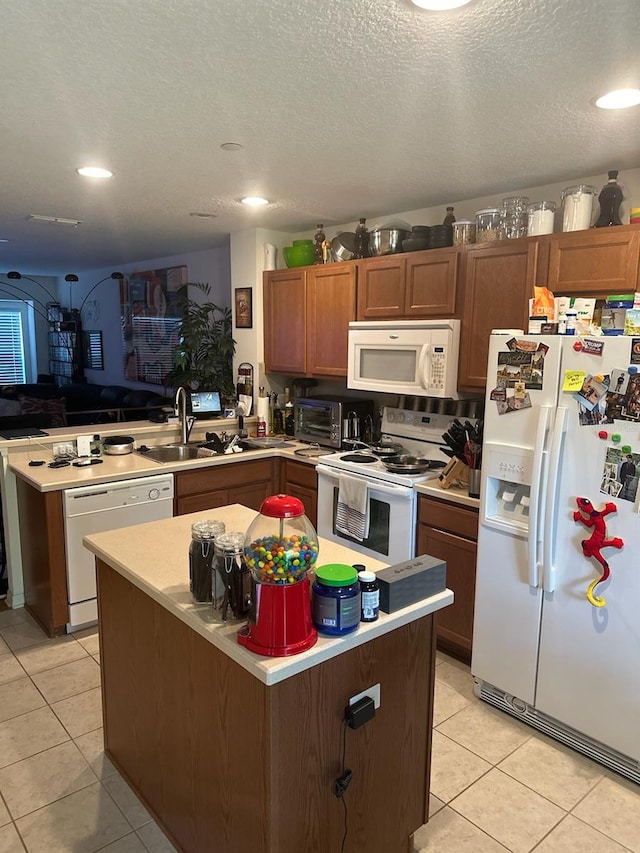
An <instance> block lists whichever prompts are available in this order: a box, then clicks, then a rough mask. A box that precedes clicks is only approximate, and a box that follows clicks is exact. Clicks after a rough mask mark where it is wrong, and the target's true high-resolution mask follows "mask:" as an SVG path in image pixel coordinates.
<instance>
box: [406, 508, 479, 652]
mask: <svg viewBox="0 0 640 853" xmlns="http://www.w3.org/2000/svg"><path fill="white" fill-rule="evenodd" d="M417 548H418V553H419V554H429V555H431V556H432V557H437V558H438V559H440V560H445V561H446V563H447V586H448V587H449V589H452V590H453V592H454V595H455V600H454V602H453V604H452V605H451V606H450V607H445V608H444V609H443V610H440V611H438V613H437V618H436V637H437V639H438V646H439V647H441V648H443V649H444V650H446V651H449V652H451V653H453V654H454V655H455V656H456V657H459V658H461V659H462V660H464V661H466V662H467V663H469V662H470V661H471V643H472V639H473V605H474V599H475V594H476V543H475V542H472V541H470V540H469V539H463V538H462V537H460V536H454V535H453V534H452V533H446V532H445V531H443V530H437V529H436V528H435V527H428V526H427V525H425V524H420V525H418V541H417Z"/></svg>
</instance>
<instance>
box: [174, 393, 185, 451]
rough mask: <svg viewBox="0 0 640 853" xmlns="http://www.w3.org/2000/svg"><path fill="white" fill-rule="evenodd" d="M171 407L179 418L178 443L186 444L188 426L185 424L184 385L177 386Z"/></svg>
mask: <svg viewBox="0 0 640 853" xmlns="http://www.w3.org/2000/svg"><path fill="white" fill-rule="evenodd" d="M173 406H174V408H175V409H176V411H177V413H178V417H179V418H180V443H181V444H186V443H187V441H188V439H189V426H188V423H187V389H186V388H185V387H184V385H180V386H178V389H177V391H176V396H175V400H174V402H173Z"/></svg>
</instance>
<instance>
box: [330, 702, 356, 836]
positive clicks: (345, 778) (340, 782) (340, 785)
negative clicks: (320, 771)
mask: <svg viewBox="0 0 640 853" xmlns="http://www.w3.org/2000/svg"><path fill="white" fill-rule="evenodd" d="M347 724H348V720H347V717H346V716H345V718H344V723H343V725H342V758H341V759H340V764H341V766H342V773H341V774H340V776H338V778H337V779H336V781H335V782H334V783H333V793H334V794H335V796H336V797H338V799H340V800H342V806H343V808H344V835H343V836H342V844H341V845H340V853H344V845H345V844H346V843H347V835H348V833H349V824H348V814H347V801H346V800H345V798H344V794H345V792H346V790H347V788H348V787H349V785H350V784H351V780H352V779H353V773H352V772H351V770H349V769H348V768H347V767H345V759H346V749H347Z"/></svg>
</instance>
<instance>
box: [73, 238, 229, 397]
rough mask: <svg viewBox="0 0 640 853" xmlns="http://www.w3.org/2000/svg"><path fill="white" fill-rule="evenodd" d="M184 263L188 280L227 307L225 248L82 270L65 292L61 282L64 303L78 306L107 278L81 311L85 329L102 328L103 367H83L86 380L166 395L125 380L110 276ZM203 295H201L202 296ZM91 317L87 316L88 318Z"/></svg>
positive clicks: (159, 388) (115, 291) (114, 288)
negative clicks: (201, 284)
mask: <svg viewBox="0 0 640 853" xmlns="http://www.w3.org/2000/svg"><path fill="white" fill-rule="evenodd" d="M182 265H186V267H187V276H188V280H189V281H193V282H196V281H200V282H205V283H207V284H209V285H210V286H211V292H210V294H209V296H208V297H207V298H208V299H210V300H211V301H212V302H215V303H216V304H217V305H221V306H229V304H230V301H229V300H230V281H231V268H230V258H229V250H228V248H227V247H223V248H218V249H208V250H206V251H203V252H191V253H187V254H183V255H169V256H167V257H164V258H153V259H151V260H149V259H147V260H141V261H137V262H136V263H133V264H125V265H123V266H121V267H119V268H118V269H117V270H114V268H113V267H108V268H104V269H96V270H91V271H89V272H84V273H82V274H81V275H80V276H79V278H80V281H79V282H77V283H74V284H73V285H72V289H71V299H70V298H69V291H68V290H67V292H66V294H65V293H64V288H65V286H67V285H66V283H64V282H63V283H62V286H61V287H62V290H63V292H62V294H61V300H62V302H63V304H64V305H70V307H75V308H79V307H80V306H81V305H82V302H83V300H84V299H85V297H86V296H87V294H89V292H90V291H91V288H92V287H94V285H95V284H96V283H97V282H99V281H100V279H102V278H105V277H107V280H106V281H104V282H103V283H102V284H100V285H99V286H98V287H97V288H96V289H95V291H94V292H93V293H92V294H91V295H90V297H89V299H88V300H87V302H86V303H85V306H84V308H83V311H82V320H83V327H84V328H85V329H87V330H91V331H96V330H100V331H102V343H103V350H104V367H105V369H104V370H86V371H85V375H86V378H87V381H89V382H96V383H99V384H100V385H124V386H126V387H129V388H147V389H148V390H150V391H155V392H157V393H158V394H165V389H164V388H163V387H162V386H160V385H150V384H148V383H144V382H132V381H130V380H128V379H125V376H124V368H123V351H122V338H121V331H120V290H119V284H118V281H116V280H114V279H111V278H109V276H110V275H111V273H112V272H114V271H117V272H122V273H124V274H125V275H126V274H128V273H133V272H136V271H141V270H149V269H163V268H165V267H176V266H182ZM193 297H194V298H196V299H197V298H198V297H199V291H197V290H195V289H194V291H193ZM201 298H202V297H201ZM89 318H90V319H89Z"/></svg>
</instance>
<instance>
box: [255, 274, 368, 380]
mask: <svg viewBox="0 0 640 853" xmlns="http://www.w3.org/2000/svg"><path fill="white" fill-rule="evenodd" d="M355 312H356V266H355V264H352V263H344V264H327V265H326V266H317V267H305V268H304V269H302V268H299V269H291V270H276V271H274V272H268V273H265V274H264V351H265V370H266V372H267V373H285V374H287V375H306V376H325V377H329V378H341V377H345V376H346V375H347V335H348V331H349V322H350V321H351V320H355V316H356V313H355Z"/></svg>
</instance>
